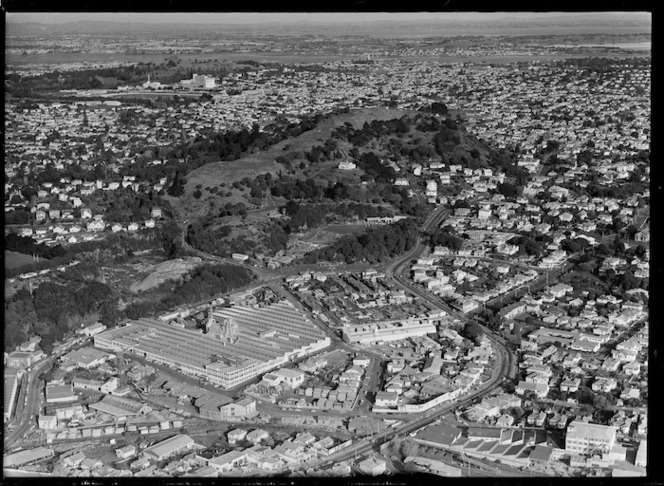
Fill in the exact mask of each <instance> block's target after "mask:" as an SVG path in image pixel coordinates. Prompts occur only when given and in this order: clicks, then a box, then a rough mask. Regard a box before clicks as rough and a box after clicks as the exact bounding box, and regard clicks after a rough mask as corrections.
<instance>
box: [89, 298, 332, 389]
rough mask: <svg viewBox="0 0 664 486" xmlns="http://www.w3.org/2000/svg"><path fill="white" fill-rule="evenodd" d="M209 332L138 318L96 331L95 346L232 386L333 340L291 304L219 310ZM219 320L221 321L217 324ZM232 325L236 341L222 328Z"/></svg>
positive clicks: (225, 386) (215, 382)
mask: <svg viewBox="0 0 664 486" xmlns="http://www.w3.org/2000/svg"><path fill="white" fill-rule="evenodd" d="M212 320H214V321H216V322H215V325H214V326H212V327H211V332H209V333H206V334H201V333H200V332H199V331H195V330H188V329H182V328H181V327H177V326H174V325H172V324H168V323H166V322H162V321H160V320H157V319H139V320H137V321H131V322H128V323H127V325H126V326H124V327H121V328H118V329H112V330H109V331H106V332H102V333H100V334H97V335H95V337H94V341H95V346H97V347H100V348H105V349H112V350H123V351H128V352H132V353H135V354H138V355H141V356H144V357H146V358H148V359H151V360H154V361H156V362H160V363H165V364H167V365H169V366H174V367H176V368H178V369H180V370H182V371H184V372H187V373H193V374H196V375H198V376H201V377H203V378H206V379H208V380H209V381H211V382H212V383H214V384H217V385H219V386H221V387H223V388H232V387H234V386H237V385H239V384H240V383H242V382H244V381H247V380H250V379H252V378H254V377H255V376H257V375H259V374H262V373H264V372H266V371H268V370H270V369H272V368H275V367H277V366H279V365H281V364H283V363H285V362H287V361H288V360H289V359H292V358H297V357H301V356H304V355H307V354H310V353H313V352H314V351H317V350H319V349H322V348H325V347H327V346H329V345H330V338H329V337H327V336H325V334H324V333H323V332H322V331H321V330H320V329H318V328H317V327H316V326H315V325H314V324H313V323H312V322H311V321H309V319H307V317H306V316H305V315H303V314H302V313H301V312H299V311H298V310H297V309H296V308H295V307H294V306H293V305H292V304H290V303H289V302H285V301H283V302H278V303H276V304H271V305H268V306H265V307H258V308H256V307H242V306H235V307H229V308H222V309H217V310H215V311H214V312H213V314H212ZM219 322H221V323H222V324H221V325H220V324H218V323H219ZM224 323H232V328H233V332H232V334H233V338H234V339H233V341H232V342H229V341H227V340H226V338H227V337H228V335H227V334H225V333H223V332H221V331H219V328H220V326H221V327H223V325H224Z"/></svg>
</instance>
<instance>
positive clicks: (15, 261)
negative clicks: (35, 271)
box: [5, 250, 44, 270]
mask: <svg viewBox="0 0 664 486" xmlns="http://www.w3.org/2000/svg"><path fill="white" fill-rule="evenodd" d="M40 260H44V259H43V258H41V259H40ZM30 263H32V256H30V255H24V254H23V253H18V252H15V251H9V250H5V269H7V270H13V269H14V268H19V267H22V266H24V265H29V264H30Z"/></svg>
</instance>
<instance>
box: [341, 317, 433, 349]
mask: <svg viewBox="0 0 664 486" xmlns="http://www.w3.org/2000/svg"><path fill="white" fill-rule="evenodd" d="M434 322H435V319H406V320H401V321H384V322H376V323H372V324H362V325H358V324H351V325H347V326H344V328H343V338H344V340H345V341H346V342H349V343H352V344H355V343H358V344H363V345H370V344H374V343H382V342H387V341H401V340H402V339H406V338H409V337H415V336H425V335H427V334H435V333H436V332H437V331H436V326H435V324H434Z"/></svg>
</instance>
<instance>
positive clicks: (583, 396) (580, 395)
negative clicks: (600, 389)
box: [575, 386, 595, 405]
mask: <svg viewBox="0 0 664 486" xmlns="http://www.w3.org/2000/svg"><path fill="white" fill-rule="evenodd" d="M575 396H576V399H577V400H578V402H579V403H581V404H586V405H589V404H592V403H593V400H594V399H595V394H594V393H593V391H592V390H591V389H590V388H588V387H587V386H580V387H579V389H578V390H577V391H576V394H575Z"/></svg>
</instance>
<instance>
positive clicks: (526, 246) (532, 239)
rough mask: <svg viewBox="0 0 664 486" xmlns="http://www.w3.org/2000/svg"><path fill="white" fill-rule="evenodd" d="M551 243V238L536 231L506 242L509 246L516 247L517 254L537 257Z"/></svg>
mask: <svg viewBox="0 0 664 486" xmlns="http://www.w3.org/2000/svg"><path fill="white" fill-rule="evenodd" d="M551 241H552V239H551V237H550V236H548V235H544V234H541V233H537V232H536V231H533V232H530V233H529V234H526V235H520V236H515V237H513V238H511V239H510V240H508V241H507V243H509V244H510V245H517V246H518V247H519V253H521V254H524V253H525V254H526V255H529V256H534V257H538V256H540V255H541V254H542V252H543V251H544V248H545V247H546V245H547V244H549V243H550V242H551Z"/></svg>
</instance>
